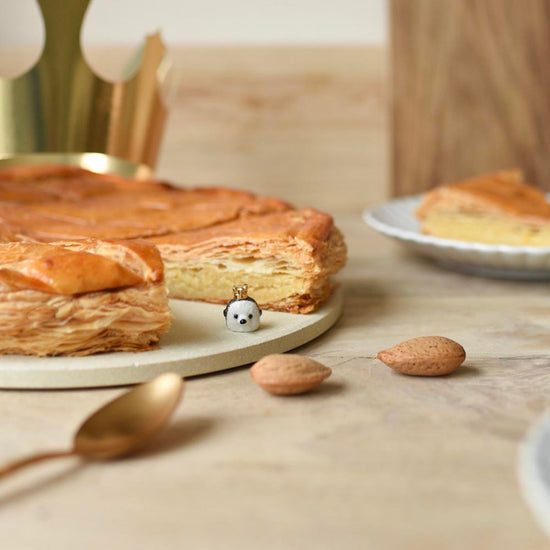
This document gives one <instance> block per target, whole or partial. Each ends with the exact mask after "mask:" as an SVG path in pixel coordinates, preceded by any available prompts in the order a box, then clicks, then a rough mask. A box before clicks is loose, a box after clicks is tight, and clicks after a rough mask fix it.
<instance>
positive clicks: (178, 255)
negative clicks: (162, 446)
mask: <svg viewBox="0 0 550 550" xmlns="http://www.w3.org/2000/svg"><path fill="white" fill-rule="evenodd" d="M150 242H152V243H154V244H155V245H157V246H158V248H159V250H160V253H161V256H162V259H163V261H164V265H165V272H166V283H167V285H168V291H169V294H170V296H171V297H175V298H184V299H191V300H203V301H207V302H214V303H226V302H227V300H228V297H230V296H229V294H228V292H229V289H231V288H232V287H233V285H235V283H238V282H241V281H244V282H246V283H247V284H248V288H249V290H250V295H251V296H253V297H254V299H255V300H256V301H257V302H258V304H259V305H260V307H262V308H264V309H275V310H282V311H292V312H299V313H307V312H309V311H312V310H314V309H315V307H316V306H317V305H318V304H319V303H320V302H322V301H323V300H325V299H326V297H327V296H328V295H329V293H330V291H331V288H332V286H331V280H330V276H331V275H332V274H334V273H336V272H337V271H339V270H340V269H341V268H342V267H343V265H344V264H345V261H346V246H345V244H344V240H343V237H342V234H341V233H340V231H339V230H338V229H337V228H336V227H335V226H334V223H333V220H332V217H331V216H329V215H328V214H324V213H322V212H319V211H317V210H313V209H304V210H287V211H284V212H276V213H271V214H265V215H262V216H253V215H251V216H244V217H242V218H240V219H238V220H235V221H231V222H227V223H222V224H218V225H214V226H211V227H207V228H203V229H195V230H193V231H184V232H180V233H173V234H170V235H165V236H163V237H153V238H151V239H150Z"/></svg>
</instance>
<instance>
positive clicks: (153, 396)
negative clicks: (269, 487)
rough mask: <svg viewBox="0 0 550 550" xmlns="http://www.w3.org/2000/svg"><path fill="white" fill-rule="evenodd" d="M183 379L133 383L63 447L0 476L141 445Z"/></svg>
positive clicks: (169, 409)
mask: <svg viewBox="0 0 550 550" xmlns="http://www.w3.org/2000/svg"><path fill="white" fill-rule="evenodd" d="M183 384H184V382H183V379H182V378H181V377H180V376H179V375H177V374H175V373H171V372H169V373H165V374H161V375H160V376H157V377H156V378H153V380H150V381H149V382H146V383H144V384H140V385H138V386H135V387H134V388H132V389H131V390H129V391H128V392H126V393H124V394H122V395H120V396H119V397H117V398H115V399H114V400H113V401H111V402H109V403H107V404H106V405H104V406H103V407H101V408H100V409H99V410H97V411H96V412H94V413H93V414H92V415H90V416H89V417H88V418H87V419H86V420H85V421H84V422H83V423H82V424H81V426H80V428H79V429H78V431H77V432H76V434H75V436H74V441H73V447H72V449H70V450H67V451H53V452H48V453H40V454H36V455H33V456H30V457H27V458H23V459H21V460H18V461H16V462H12V463H11V464H8V465H6V466H4V467H3V468H0V479H2V478H4V477H6V476H7V475H9V474H11V473H13V472H15V471H17V470H19V469H21V468H23V467H25V466H28V465H30V464H34V463H36V462H41V461H43V460H47V459H50V458H57V457H62V456H71V455H77V456H80V457H81V458H85V459H90V460H107V459H110V458H116V457H121V456H125V455H128V454H130V453H133V452H135V451H137V450H138V449H140V448H142V447H144V446H145V445H146V444H147V443H148V442H149V441H150V439H151V438H152V437H153V436H154V435H155V434H156V433H157V432H159V431H160V429H161V428H162V427H163V426H164V425H165V424H166V422H167V421H168V420H169V418H170V417H171V416H172V413H173V412H174V411H175V409H176V407H177V405H178V403H179V402H180V399H181V396H182V394H183Z"/></svg>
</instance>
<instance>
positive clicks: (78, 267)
mask: <svg viewBox="0 0 550 550" xmlns="http://www.w3.org/2000/svg"><path fill="white" fill-rule="evenodd" d="M170 319H171V313H170V310H169V306H168V299H167V296H166V289H165V286H164V283H163V266H162V261H161V259H160V255H159V253H158V250H157V249H156V248H155V247H154V246H153V245H151V244H149V243H146V242H143V241H131V242H125V241H86V242H84V241H83V242H78V243H76V242H66V243H56V244H55V245H54V244H44V243H24V242H12V243H2V244H0V353H18V354H24V355H38V356H45V355H61V354H62V355H89V354H92V353H98V352H105V351H142V350H147V349H151V348H154V347H155V346H156V344H157V343H158V341H159V338H160V336H161V335H162V334H163V333H164V332H166V331H167V330H168V327H169V325H170Z"/></svg>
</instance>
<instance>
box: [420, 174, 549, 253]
mask: <svg viewBox="0 0 550 550" xmlns="http://www.w3.org/2000/svg"><path fill="white" fill-rule="evenodd" d="M416 214H417V216H418V218H419V219H420V223H421V230H422V232H423V233H426V234H428V235H433V236H435V237H442V238H446V239H455V240H460V241H472V242H479V243H488V244H506V245H515V246H550V203H548V202H547V200H546V197H545V195H544V193H542V192H541V191H539V190H538V189H535V188H534V187H532V186H530V185H527V184H525V183H523V181H522V176H521V173H520V172H519V171H516V170H509V171H502V172H495V173H494V174H488V175H484V176H478V177H475V178H471V179H468V180H464V181H460V182H457V183H451V184H447V185H442V186H440V187H437V188H435V189H433V190H432V191H430V192H428V193H426V195H425V196H424V198H423V200H422V203H421V204H420V206H419V207H418V209H417V211H416Z"/></svg>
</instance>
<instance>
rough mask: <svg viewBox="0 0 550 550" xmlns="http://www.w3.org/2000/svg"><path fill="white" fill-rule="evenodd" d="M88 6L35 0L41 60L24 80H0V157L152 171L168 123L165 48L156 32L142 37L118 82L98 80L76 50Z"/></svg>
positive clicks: (74, 0)
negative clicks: (67, 156) (93, 159)
mask: <svg viewBox="0 0 550 550" xmlns="http://www.w3.org/2000/svg"><path fill="white" fill-rule="evenodd" d="M89 2H90V0H71V1H70V2H68V1H67V0H38V4H39V6H40V9H41V11H42V16H43V19H44V26H45V35H46V37H45V44H44V49H43V51H42V55H41V57H40V59H39V60H38V62H37V64H36V65H34V67H32V68H31V69H30V70H29V71H28V72H27V73H25V74H23V75H22V76H19V77H17V78H15V79H0V158H4V157H11V156H14V155H21V154H27V153H45V152H48V153H75V152H78V153H84V152H93V153H106V154H107V155H110V156H114V157H117V158H118V159H124V160H126V161H131V162H132V163H136V164H145V165H147V166H149V167H154V165H155V163H156V160H157V155H158V150H159V145H160V141H161V137H162V131H163V126H164V121H165V118H166V108H165V106H164V104H163V101H162V96H161V84H162V82H161V80H162V78H163V75H162V71H163V69H165V68H166V62H165V47H164V45H163V43H162V40H161V38H160V35H159V34H158V33H157V34H154V35H151V36H148V37H147V39H146V42H145V45H144V47H143V50H142V54H141V58H140V62H139V66H137V67H134V68H133V70H131V71H129V73H128V74H127V75H126V77H125V79H124V80H123V81H120V82H108V81H106V80H103V79H101V78H100V77H99V76H97V75H96V74H95V73H94V72H93V71H92V70H91V68H90V67H89V66H88V64H87V62H86V60H85V59H84V56H83V54H82V49H81V46H80V32H81V27H82V21H83V19H84V15H85V13H86V9H87V7H88V4H89Z"/></svg>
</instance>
